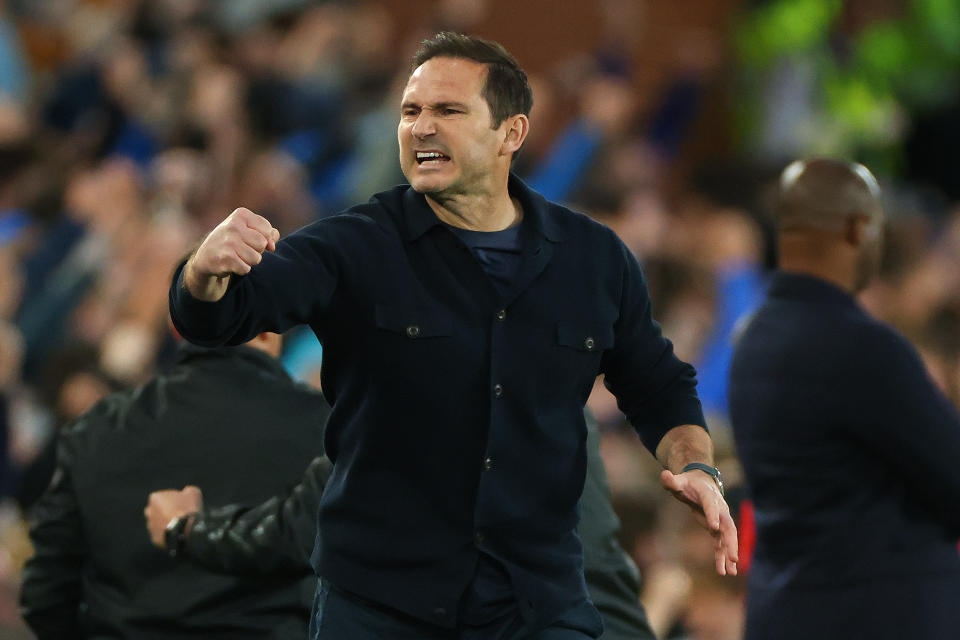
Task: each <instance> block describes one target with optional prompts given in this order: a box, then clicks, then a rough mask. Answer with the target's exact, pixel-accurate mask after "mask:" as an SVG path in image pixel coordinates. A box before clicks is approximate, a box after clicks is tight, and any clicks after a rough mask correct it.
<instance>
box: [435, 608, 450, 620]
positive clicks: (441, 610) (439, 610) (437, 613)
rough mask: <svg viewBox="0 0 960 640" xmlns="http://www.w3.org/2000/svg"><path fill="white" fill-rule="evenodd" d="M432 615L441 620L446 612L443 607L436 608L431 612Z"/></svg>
mask: <svg viewBox="0 0 960 640" xmlns="http://www.w3.org/2000/svg"><path fill="white" fill-rule="evenodd" d="M433 615H435V616H437V617H438V618H442V617H443V616H445V615H447V610H446V609H444V608H443V607H437V608H436V609H434V610H433Z"/></svg>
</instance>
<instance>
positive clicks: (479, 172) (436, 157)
mask: <svg viewBox="0 0 960 640" xmlns="http://www.w3.org/2000/svg"><path fill="white" fill-rule="evenodd" d="M486 75H487V68H486V65H484V64H480V63H478V62H474V61H472V60H464V59H460V58H447V57H438V58H431V59H430V60H427V61H426V62H425V63H423V64H422V65H420V66H419V67H417V68H416V69H415V70H414V72H413V73H412V74H411V75H410V79H409V80H408V81H407V86H406V89H404V92H403V99H402V100H401V106H400V124H399V125H398V126H397V138H398V139H399V142H400V168H401V169H403V175H405V176H406V177H407V180H408V181H409V182H410V185H411V186H412V187H413V188H414V189H416V190H417V191H418V192H420V193H426V194H431V195H435V196H437V195H461V194H474V193H482V192H484V191H486V190H487V188H488V186H489V185H492V184H495V180H496V177H497V176H496V175H495V171H494V169H495V167H496V166H497V164H498V162H499V163H501V164H502V163H503V162H504V161H505V162H506V166H507V167H509V161H510V159H509V158H508V157H507V158H505V159H504V156H503V155H502V146H503V141H504V136H505V135H506V133H505V131H506V128H507V126H508V124H507V123H508V122H509V119H507V120H505V121H504V122H502V123H501V124H500V127H499V128H497V129H493V128H491V125H492V119H491V116H490V108H489V106H488V105H487V101H486V100H485V99H484V98H483V96H482V95H481V91H482V89H483V85H484V82H485V80H486Z"/></svg>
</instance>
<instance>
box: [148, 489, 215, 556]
mask: <svg viewBox="0 0 960 640" xmlns="http://www.w3.org/2000/svg"><path fill="white" fill-rule="evenodd" d="M201 509H203V492H202V491H200V489H199V488H198V487H194V486H192V485H188V486H186V487H184V488H183V489H182V490H180V491H177V490H176V489H164V490H163V491H154V492H153V493H151V494H150V497H149V498H148V499H147V506H146V507H145V508H144V510H143V516H144V517H145V518H146V520H147V531H149V532H150V540H151V542H153V544H155V545H156V546H158V547H160V548H161V549H163V548H164V539H163V538H164V536H163V534H164V530H165V529H166V528H167V525H168V524H170V521H171V520H173V519H174V518H178V517H180V516H185V515H187V514H189V513H196V512H198V511H200V510H201Z"/></svg>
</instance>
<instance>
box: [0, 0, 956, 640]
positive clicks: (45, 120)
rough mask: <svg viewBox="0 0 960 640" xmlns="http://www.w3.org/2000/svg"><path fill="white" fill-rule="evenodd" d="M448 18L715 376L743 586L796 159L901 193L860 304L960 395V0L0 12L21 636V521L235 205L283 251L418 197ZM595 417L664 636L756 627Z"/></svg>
mask: <svg viewBox="0 0 960 640" xmlns="http://www.w3.org/2000/svg"><path fill="white" fill-rule="evenodd" d="M561 6H562V8H561ZM441 29H452V30H456V31H462V32H467V33H471V34H474V35H480V36H482V37H487V38H492V39H495V40H498V41H500V42H501V43H503V44H504V45H505V46H506V47H507V48H508V49H509V50H511V51H512V52H513V53H514V54H515V55H516V57H517V58H518V59H519V61H520V63H521V65H522V66H524V67H525V68H526V70H527V71H528V73H529V74H530V80H531V83H532V85H533V87H534V98H535V105H534V111H533V114H532V118H531V123H532V127H531V134H530V137H529V138H528V141H527V143H526V145H525V147H524V149H523V151H522V153H521V156H520V158H519V160H518V162H517V165H516V170H517V172H518V173H519V174H520V175H521V177H523V178H524V179H525V180H527V181H528V183H529V184H530V185H531V186H533V187H534V188H535V189H537V190H539V191H541V192H542V193H543V194H544V195H545V196H546V197H548V198H549V199H551V200H555V201H559V202H563V203H566V204H568V205H570V206H572V207H574V208H577V209H579V210H582V211H585V212H587V213H589V214H590V215H591V216H593V217H595V218H596V219H598V220H600V221H602V222H603V223H605V224H607V225H609V226H610V227H612V228H613V229H614V230H615V231H616V232H617V233H618V234H619V235H620V236H621V237H622V238H623V240H624V241H625V242H626V243H627V244H628V245H629V246H630V247H631V248H632V250H633V251H634V252H635V253H636V255H637V256H638V257H639V258H640V260H641V261H642V263H643V264H644V267H645V269H646V271H647V274H648V277H649V280H650V287H651V295H652V298H653V301H654V312H655V315H656V316H657V318H658V319H659V320H660V321H661V323H662V324H663V327H664V331H665V333H666V335H667V336H668V337H670V338H671V339H672V340H673V341H674V343H675V345H676V350H677V352H678V354H679V355H680V356H681V357H682V358H684V359H686V360H688V361H690V362H693V363H694V364H695V365H696V366H697V369H698V371H699V379H700V387H699V388H700V392H701V397H702V399H703V402H704V405H705V408H706V409H707V411H708V415H709V418H708V419H709V420H710V424H711V426H712V431H713V433H714V437H715V439H716V442H717V447H718V455H719V460H720V466H721V469H722V470H723V473H724V477H725V478H726V479H727V484H728V486H729V487H730V489H729V491H728V497H729V499H730V503H731V509H732V511H733V512H734V513H735V515H736V516H737V519H738V521H739V523H740V525H741V538H742V541H741V542H742V545H743V546H744V553H743V554H742V558H743V560H744V561H743V563H742V565H741V567H742V571H743V570H748V569H749V546H750V539H751V529H750V521H751V520H750V518H751V511H750V503H749V500H747V499H745V496H744V492H743V489H742V487H740V486H739V485H740V481H739V472H738V469H737V462H736V457H735V452H734V451H733V449H732V443H731V439H730V436H729V429H728V427H727V425H726V400H725V395H726V388H725V387H726V372H727V368H728V365H729V361H730V356H731V351H732V343H733V339H734V338H735V336H736V332H737V330H738V327H739V326H741V325H742V323H743V321H744V320H745V318H747V317H748V316H749V314H750V312H751V311H752V310H753V309H754V308H755V307H756V306H757V304H758V303H759V302H760V300H761V299H762V297H763V294H764V282H765V278H766V274H767V272H768V270H769V268H770V267H771V265H772V264H773V259H774V249H773V247H772V245H771V238H772V233H773V226H772V203H773V201H774V200H773V198H774V195H775V188H776V178H777V175H778V174H779V172H780V171H781V170H782V168H783V167H784V166H785V165H786V164H787V163H788V162H789V161H791V160H792V159H795V158H797V157H802V156H808V155H812V154H828V155H833V156H839V157H844V158H848V159H853V160H858V161H861V162H864V163H865V164H867V165H868V166H869V167H870V168H871V169H872V170H873V171H874V172H875V173H876V174H877V175H878V177H879V178H880V181H881V184H882V186H883V188H884V191H885V200H886V209H887V213H888V216H889V221H888V231H887V234H888V235H887V245H886V255H885V258H884V262H883V272H882V276H881V278H880V279H879V281H878V282H876V283H875V284H874V285H873V286H872V287H871V288H870V289H869V290H867V291H866V292H865V293H864V294H863V296H862V302H863V304H864V305H866V306H867V308H868V309H869V310H870V311H871V312H872V313H873V314H875V315H876V316H878V317H880V318H882V319H883V320H886V321H888V322H890V323H892V324H893V325H894V326H895V327H896V328H897V329H899V330H900V331H902V332H903V333H905V334H906V335H907V336H908V337H909V338H910V339H911V340H912V341H913V342H914V344H915V345H916V346H917V347H918V348H919V349H920V350H921V352H922V354H923V356H924V359H925V361H926V362H927V365H928V367H929V371H930V374H931V376H932V377H933V378H934V379H935V380H936V382H937V383H938V384H939V385H940V387H941V388H942V389H943V390H944V392H945V393H946V394H948V395H949V396H950V397H951V398H952V399H953V400H954V401H955V402H960V180H958V179H957V177H958V173H960V159H958V157H957V155H956V154H957V150H958V149H960V3H958V2H956V0H848V1H846V2H842V1H840V0H766V1H761V0H754V1H749V0H740V1H737V0H671V1H670V2H665V1H663V0H594V1H587V0H582V1H580V2H571V3H561V4H558V3H556V2H554V1H553V0H524V1H523V2H516V1H514V0H370V1H363V0H357V1H354V2H349V1H334V0H328V1H326V2H317V1H313V2H307V1H304V0H272V1H263V0H210V1H207V2H204V1H202V0H7V1H5V2H4V1H0V496H2V501H0V638H6V639H13V638H21V637H22V638H27V637H29V635H27V633H26V632H25V631H24V630H23V627H22V624H21V623H20V622H19V617H18V613H17V608H16V598H17V590H18V583H19V575H20V569H21V566H22V563H23V561H24V559H25V558H26V557H27V556H28V555H29V554H30V548H29V542H28V541H27V539H26V535H25V522H26V521H27V519H28V517H29V507H30V505H31V504H32V503H33V502H34V501H35V500H36V499H37V497H38V496H39V494H40V493H41V492H42V491H43V489H44V488H45V486H46V484H47V482H48V481H49V478H50V474H51V473H52V470H53V463H54V458H53V452H54V449H53V446H54V442H55V438H56V433H57V430H58V429H59V428H60V427H61V426H62V425H63V424H64V423H65V422H67V421H69V420H70V419H72V418H74V417H76V416H77V415H79V414H80V413H82V412H83V411H85V410H86V409H87V408H88V407H90V405H91V404H92V403H94V402H96V401H97V400H98V399H99V398H101V397H102V396H103V395H104V394H107V393H109V392H110V391H112V390H114V389H118V388H123V387H127V386H130V385H135V384H137V383H139V382H141V381H143V380H145V379H146V378H148V377H149V376H150V375H151V374H152V373H153V372H154V371H156V369H157V368H158V367H163V366H164V365H165V364H167V363H169V362H170V360H171V355H172V353H173V349H174V345H175V340H174V338H173V336H172V335H171V334H170V331H169V329H168V324H167V297H166V292H167V287H168V284H169V277H170V275H171V272H172V270H173V268H174V267H175V265H176V263H177V262H178V261H179V260H180V259H181V258H182V257H183V256H184V255H185V254H186V253H187V252H188V251H189V250H190V249H191V248H193V247H194V246H195V245H196V244H197V243H198V242H199V240H200V239H201V238H202V236H203V234H204V233H206V232H207V231H209V230H210V229H211V228H212V227H213V226H214V225H215V224H216V223H218V222H219V221H220V220H221V219H222V218H223V217H225V216H226V215H227V214H228V213H229V212H230V211H231V210H233V209H234V208H235V207H237V206H241V205H242V206H246V207H248V208H250V209H252V210H254V211H256V212H257V213H259V214H261V215H263V216H265V217H267V218H268V219H270V220H271V221H272V222H273V224H274V225H275V226H277V227H278V228H279V229H280V230H281V232H282V233H284V234H286V233H289V232H290V231H293V230H295V229H296V228H298V227H300V226H302V225H304V224H306V223H308V222H310V221H312V220H315V219H317V218H318V217H322V216H327V215H331V214H333V213H336V212H337V211H339V210H341V209H342V208H344V207H346V206H349V205H351V204H353V203H357V202H363V201H366V200H367V199H368V198H369V196H370V195H371V194H372V193H374V192H376V191H379V190H382V189H384V188H387V187H389V186H391V185H393V184H396V183H399V182H402V180H403V177H402V175H401V174H400V172H399V167H398V163H397V150H396V144H397V143H396V123H397V118H398V107H399V93H400V90H401V89H402V87H403V84H404V82H405V80H406V76H407V71H408V69H407V64H408V60H409V58H410V56H411V55H412V53H413V51H414V50H415V49H416V46H417V43H418V41H419V40H422V39H423V38H425V37H427V36H429V35H431V34H432V33H434V32H436V31H438V30H441ZM319 351H320V350H319V347H318V345H317V344H316V340H315V339H314V338H313V337H312V335H303V334H302V333H301V334H294V335H290V336H288V339H287V346H286V353H285V361H286V362H287V364H288V367H289V368H290V370H291V371H292V372H293V373H294V374H295V375H297V376H298V377H301V378H303V379H305V380H308V381H313V382H315V381H316V380H318V377H317V372H318V370H319V366H320V353H319ZM590 405H591V408H592V409H593V410H594V412H595V413H596V415H597V417H598V418H599V420H600V422H601V425H602V428H603V433H604V441H603V453H604V458H605V461H606V463H607V468H608V471H609V473H610V477H611V483H612V486H613V491H614V503H615V506H616V508H617V510H618V513H619V514H620V516H621V519H622V522H623V531H622V543H623V546H624V548H625V549H627V551H628V552H630V553H631V555H632V556H633V557H634V559H635V560H636V562H637V564H638V565H639V566H640V568H641V570H642V572H643V574H644V587H643V595H642V599H643V601H644V603H645V604H646V605H647V607H648V610H649V613H650V616H651V619H652V620H653V622H654V624H655V626H656V627H657V630H658V632H659V633H660V634H661V637H664V638H666V637H669V638H687V639H689V640H735V639H737V638H740V637H741V634H742V622H743V593H744V583H743V577H742V576H741V577H739V578H736V579H734V578H723V579H720V578H718V577H717V576H716V575H715V574H714V572H713V571H712V569H711V566H712V561H711V558H712V541H711V539H710V538H709V536H707V535H705V534H703V533H702V531H701V530H700V529H699V528H698V526H697V525H696V524H695V523H694V521H693V519H692V518H690V517H689V516H688V514H687V513H686V511H685V510H684V508H683V507H682V506H681V505H678V504H677V503H674V502H672V501H670V500H669V499H668V497H667V495H666V494H665V493H664V492H663V491H662V490H661V489H660V488H659V485H658V484H657V473H656V472H657V466H658V465H657V464H656V462H655V461H654V460H653V459H652V458H651V457H650V455H649V454H648V453H646V451H645V450H643V449H642V447H641V446H640V444H639V441H638V439H637V437H636V435H635V434H634V433H633V432H632V430H631V429H629V427H628V426H627V425H626V424H625V423H624V421H623V417H622V416H621V414H620V413H619V412H618V410H617V408H616V405H615V403H614V402H613V400H612V398H611V397H610V396H609V394H607V393H606V391H605V390H604V389H603V386H602V384H600V383H599V382H598V385H597V389H596V391H595V393H594V395H593V396H592V398H591V402H590ZM145 499H146V497H145ZM144 535H146V534H144ZM743 572H744V573H745V571H743Z"/></svg>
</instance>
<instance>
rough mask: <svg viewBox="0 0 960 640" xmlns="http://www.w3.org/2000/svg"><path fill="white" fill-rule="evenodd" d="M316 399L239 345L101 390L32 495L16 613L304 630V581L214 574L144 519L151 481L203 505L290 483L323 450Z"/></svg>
mask: <svg viewBox="0 0 960 640" xmlns="http://www.w3.org/2000/svg"><path fill="white" fill-rule="evenodd" d="M327 411H328V408H327V405H326V403H325V402H324V400H323V397H322V396H321V395H320V394H319V393H317V392H315V391H313V390H312V389H309V388H307V387H305V386H301V385H298V384H295V383H294V382H293V381H292V380H291V379H290V378H289V376H287V374H286V373H285V372H284V371H283V369H282V368H281V367H280V364H279V362H278V361H277V360H275V359H274V358H271V357H269V356H268V355H267V354H265V353H262V352H260V351H256V350H254V349H251V348H249V347H236V348H221V349H199V348H197V347H193V346H191V345H185V346H184V347H183V348H182V351H181V353H180V357H179V360H178V362H177V365H176V366H175V367H174V368H173V369H172V370H170V371H168V372H166V373H164V374H161V375H158V376H157V377H155V378H154V379H153V380H151V381H150V382H148V383H147V384H145V385H143V386H142V387H139V388H137V389H134V390H130V391H124V392H121V393H117V394H114V395H112V396H109V397H107V398H106V399H104V400H103V401H101V402H100V403H98V404H97V405H96V406H94V408H93V409H91V410H90V411H89V412H87V413H86V414H84V415H83V416H82V417H80V418H79V419H78V420H77V421H76V422H74V423H73V424H71V425H69V426H68V427H67V428H66V429H65V430H64V432H63V434H62V435H61V436H60V443H59V447H58V449H59V450H58V460H57V463H58V467H57V471H56V473H55V474H54V478H53V480H52V482H51V485H50V487H49V489H48V490H47V492H46V493H45V494H44V495H43V497H42V498H41V499H40V501H39V502H38V503H37V505H36V508H35V510H34V513H33V516H34V518H35V521H34V524H33V526H32V527H31V531H30V538H31V540H32V542H33V544H34V548H35V554H34V556H33V557H32V558H31V559H30V560H29V561H28V562H27V565H26V568H25V571H24V582H23V590H22V593H21V601H22V605H23V614H24V618H25V619H26V620H27V622H28V624H29V625H30V626H31V627H32V628H33V630H34V631H35V632H36V633H37V635H38V636H39V638H40V639H41V640H46V639H51V640H54V639H61V638H208V639H227V638H230V639H234V638H250V637H252V638H303V637H305V635H306V632H307V622H308V611H309V604H310V601H311V599H312V593H313V589H314V584H315V580H312V579H311V578H310V577H309V576H307V577H304V576H303V575H302V574H300V575H290V574H286V575H275V576H271V577H262V576H258V577H247V578H244V577H237V576H229V575H224V574H217V573H214V572H211V571H208V570H205V569H202V568H200V567H199V566H198V565H196V564H192V563H188V562H183V561H181V560H179V559H175V558H171V557H169V556H168V555H167V554H166V553H164V552H163V551H160V550H158V549H156V548H155V547H154V546H153V545H152V544H151V543H150V539H149V537H148V534H147V531H146V527H145V526H144V520H143V508H144V505H145V504H146V501H147V496H148V495H149V493H150V492H151V491H154V490H157V489H170V488H176V489H179V488H181V487H183V486H184V485H187V484H193V485H197V486H199V487H202V489H203V492H204V498H205V499H206V500H208V501H210V502H212V503H214V504H218V503H219V504H223V503H229V502H248V503H256V502H260V501H263V500H266V499H267V498H269V497H270V496H272V495H274V494H276V493H279V492H283V491H286V490H288V488H289V487H291V486H293V484H295V483H296V482H297V480H298V479H299V477H300V474H301V473H302V470H303V468H304V467H306V466H307V464H308V463H309V462H310V460H311V459H312V458H313V457H314V456H316V455H318V454H320V453H322V451H323V447H322V442H321V436H322V430H321V427H322V425H323V422H324V420H325V419H326V415H327Z"/></svg>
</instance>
